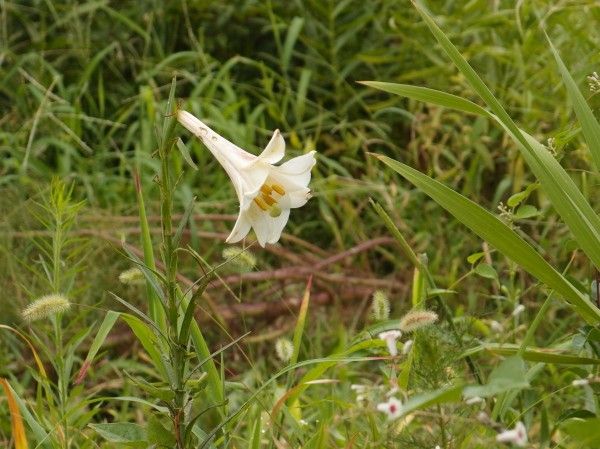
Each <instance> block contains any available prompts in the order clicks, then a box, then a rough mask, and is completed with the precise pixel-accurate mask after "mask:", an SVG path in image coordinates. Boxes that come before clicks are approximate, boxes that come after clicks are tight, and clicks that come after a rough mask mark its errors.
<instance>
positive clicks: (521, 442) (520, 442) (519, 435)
mask: <svg viewBox="0 0 600 449" xmlns="http://www.w3.org/2000/svg"><path fill="white" fill-rule="evenodd" d="M496 441H497V442H498V443H512V444H514V445H516V446H519V447H525V446H527V429H526V428H525V424H523V423H522V422H521V421H519V422H518V423H517V425H516V426H515V428H514V429H512V430H505V431H504V432H502V433H499V434H498V435H496Z"/></svg>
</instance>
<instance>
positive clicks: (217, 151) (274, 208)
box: [177, 111, 316, 247]
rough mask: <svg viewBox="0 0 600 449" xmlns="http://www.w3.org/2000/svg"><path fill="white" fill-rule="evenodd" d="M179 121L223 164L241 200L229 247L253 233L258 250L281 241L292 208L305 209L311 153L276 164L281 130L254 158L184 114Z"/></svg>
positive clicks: (281, 151) (280, 150) (281, 152)
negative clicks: (259, 247)
mask: <svg viewBox="0 0 600 449" xmlns="http://www.w3.org/2000/svg"><path fill="white" fill-rule="evenodd" d="M177 120H178V121H179V123H181V125H183V126H184V127H185V128H186V129H187V130H188V131H190V132H192V133H193V134H194V135H196V136H197V137H198V138H200V140H202V143H204V145H205V146H206V147H207V148H208V149H209V151H210V152H211V153H212V155H213V156H214V157H215V158H216V159H217V160H218V161H219V163H220V164H221V165H222V166H223V168H224V169H225V171H226V172H227V175H229V178H230V179H231V182H233V187H234V188H235V193H236V194H237V197H238V200H239V202H240V214H239V215H238V218H237V221H236V223H235V225H234V227H233V230H232V231H231V234H230V235H229V237H227V240H226V241H227V242H228V243H235V242H239V241H240V240H242V239H243V238H244V237H246V235H247V234H248V232H250V228H252V229H254V232H255V233H256V238H257V240H258V243H259V244H260V246H263V247H264V246H265V244H266V243H275V242H277V241H278V240H279V237H281V232H282V231H283V228H284V227H285V225H286V223H287V221H288V219H289V216H290V209H295V208H297V207H301V206H303V205H304V204H305V203H306V202H307V201H308V199H309V197H310V189H309V188H308V187H307V186H308V183H309V182H310V170H311V169H312V167H313V166H314V165H315V163H316V160H315V156H314V154H315V152H314V151H311V152H309V153H307V154H304V155H302V156H298V157H295V158H293V159H290V160H289V161H287V162H285V163H283V164H281V165H279V166H276V165H274V164H276V163H277V162H279V161H280V160H281V159H282V158H283V156H284V153H285V141H284V140H283V137H282V136H281V133H280V132H279V130H275V132H274V133H273V137H272V138H271V140H270V141H269V143H268V144H267V146H266V148H265V149H264V150H263V152H262V153H261V154H260V155H258V156H255V155H253V154H251V153H248V152H247V151H244V150H242V149H241V148H240V147H238V146H236V145H234V144H233V143H231V142H230V141H228V140H227V139H225V138H224V137H222V136H220V135H219V134H217V133H216V132H214V131H213V130H212V129H210V128H209V127H208V126H207V125H206V124H205V123H203V122H201V121H200V120H198V119H197V118H196V117H194V116H193V115H192V114H190V113H189V112H187V111H179V112H178V113H177Z"/></svg>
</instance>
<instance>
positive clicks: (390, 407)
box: [377, 397, 402, 421]
mask: <svg viewBox="0 0 600 449" xmlns="http://www.w3.org/2000/svg"><path fill="white" fill-rule="evenodd" d="M377 410H379V411H380V412H383V413H385V414H386V415H387V417H388V420H390V421H391V420H394V419H397V418H399V417H400V416H401V415H402V402H400V400H399V399H396V398H395V397H391V398H389V399H388V400H387V402H382V403H380V404H377Z"/></svg>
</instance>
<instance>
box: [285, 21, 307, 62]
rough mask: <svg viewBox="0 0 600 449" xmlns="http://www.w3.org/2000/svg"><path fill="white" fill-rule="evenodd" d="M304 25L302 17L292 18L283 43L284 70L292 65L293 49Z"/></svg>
mask: <svg viewBox="0 0 600 449" xmlns="http://www.w3.org/2000/svg"><path fill="white" fill-rule="evenodd" d="M303 25H304V19H303V18H301V17H294V18H293V19H292V23H290V26H289V28H288V32H287V35H286V36H285V42H284V43H283V50H282V54H281V66H282V68H283V71H284V72H285V71H286V70H287V69H288V67H289V65H290V60H291V59H292V51H293V50H294V45H295V44H296V41H297V40H298V35H299V34H300V31H301V30H302V26H303Z"/></svg>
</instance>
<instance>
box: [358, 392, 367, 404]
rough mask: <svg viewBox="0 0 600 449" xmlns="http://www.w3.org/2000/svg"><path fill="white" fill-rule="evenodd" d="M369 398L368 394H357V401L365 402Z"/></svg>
mask: <svg viewBox="0 0 600 449" xmlns="http://www.w3.org/2000/svg"><path fill="white" fill-rule="evenodd" d="M366 400H367V396H366V395H364V394H357V395H356V402H358V403H360V402H364V401H366Z"/></svg>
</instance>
